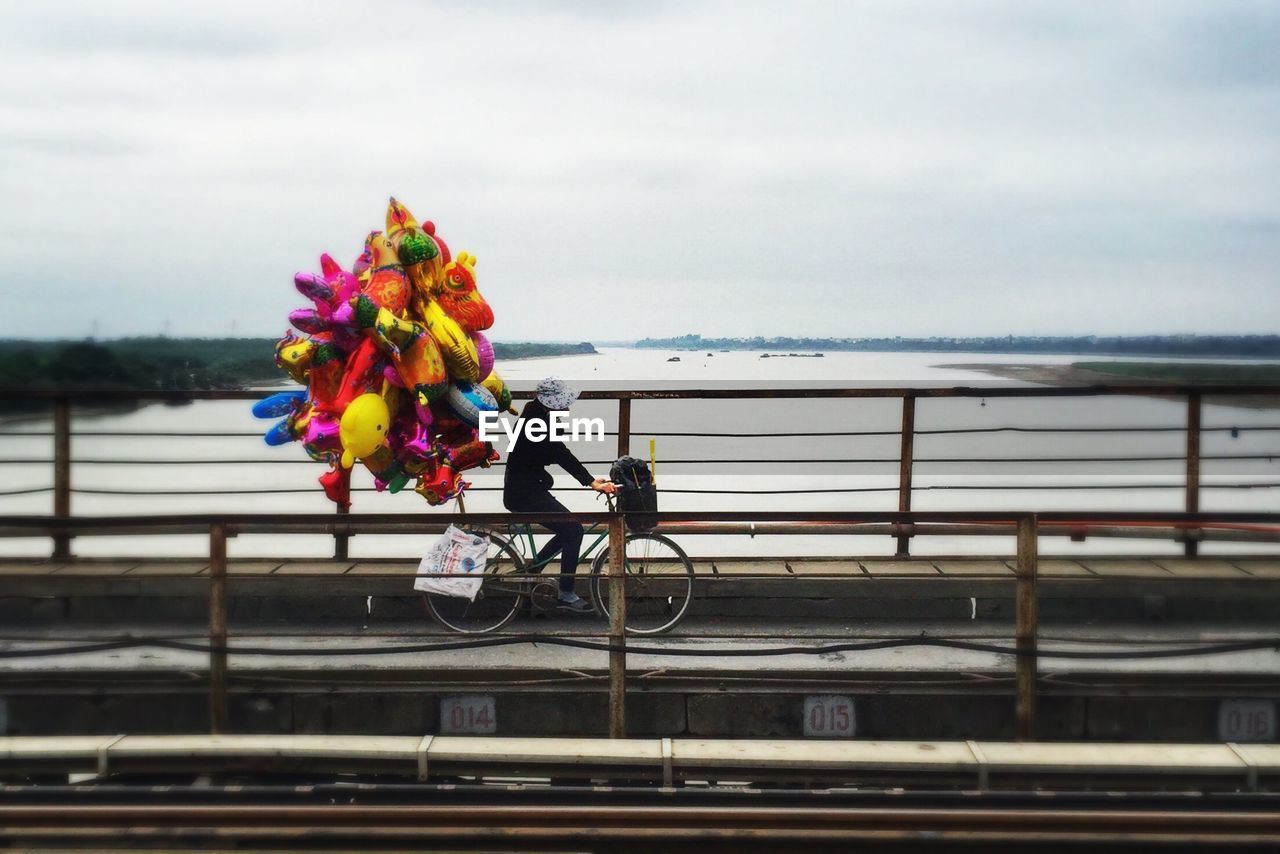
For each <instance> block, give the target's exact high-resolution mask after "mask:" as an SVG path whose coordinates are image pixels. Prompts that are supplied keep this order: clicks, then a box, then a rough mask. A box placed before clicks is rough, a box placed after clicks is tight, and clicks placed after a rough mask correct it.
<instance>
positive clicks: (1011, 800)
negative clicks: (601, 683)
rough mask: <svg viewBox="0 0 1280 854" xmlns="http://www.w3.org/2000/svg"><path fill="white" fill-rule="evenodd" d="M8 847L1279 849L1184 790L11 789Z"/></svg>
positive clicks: (1215, 801) (1268, 803) (1239, 800)
mask: <svg viewBox="0 0 1280 854" xmlns="http://www.w3.org/2000/svg"><path fill="white" fill-rule="evenodd" d="M0 828H3V830H2V835H3V840H4V841H5V842H6V843H7V844H8V845H10V846H12V847H21V846H26V847H28V848H31V849H39V848H42V847H53V846H56V847H58V848H67V847H71V848H80V849H101V848H104V847H111V848H119V847H120V846H125V847H126V848H132V849H134V850H143V849H148V848H155V847H163V848H164V849H165V850H173V846H174V845H177V846H180V847H182V848H184V849H187V850H209V849H218V848H232V847H234V848H237V849H244V848H246V847H248V848H257V849H263V850H281V849H289V850H297V848H298V847H299V846H306V847H308V848H317V847H323V848H333V847H338V846H347V847H351V848H356V849H358V850H404V849H405V848H406V847H412V848H415V849H421V848H429V849H432V850H435V849H438V848H439V847H441V846H448V847H450V848H454V849H483V850H490V851H492V850H509V851H525V850H548V849H554V850H574V851H642V850H645V851H653V850H655V847H656V849H657V850H662V851H692V850H694V849H695V848H700V849H701V850H703V851H705V850H706V846H708V845H725V846H728V845H732V846H733V848H734V850H758V851H775V850H776V851H781V850H795V847H796V846H797V845H800V844H803V845H804V846H805V847H806V848H817V849H825V848H830V849H832V850H835V849H837V848H843V847H847V846H850V845H855V844H856V845H858V846H859V847H860V848H861V849H862V850H872V851H874V850H894V851H911V850H939V849H941V848H945V849H946V850H957V851H963V850H995V849H998V850H1001V851H1031V850H1033V849H1039V850H1041V851H1042V850H1043V849H1044V846H1046V845H1052V846H1055V849H1054V850H1061V849H1063V848H1069V847H1083V848H1095V849H1105V850H1120V851H1140V850H1141V851H1147V850H1152V849H1156V848H1162V847H1170V848H1173V847H1179V848H1181V847H1184V846H1187V845H1202V846H1212V847H1214V848H1223V849H1230V850H1259V851H1261V850H1275V849H1276V846H1280V798H1277V797H1276V796H1274V795H1269V796H1256V795H1249V796H1228V797H1214V796H1205V795H1198V794H1194V793H1185V792H1184V793H1165V794H1153V793H1146V794H1134V793H1125V794H1119V793H1110V794H1108V793H1085V794H1081V793H1061V794H1055V793H1050V792H1021V793H998V794H993V793H982V794H980V793H975V792H969V793H964V792H934V793H903V792H892V791H879V792H850V791H841V790H808V791H801V790H762V789H754V788H741V789H737V790H734V789H732V788H726V787H715V788H710V789H701V790H699V789H693V790H657V789H627V788H616V787H565V786H553V787H546V786H542V787H538V786H532V787H531V786H527V785H525V786H505V787H495V786H468V785H460V786H443V787H442V786H427V787H424V786H419V787H413V786H405V785H390V786H382V785H379V784H377V783H363V784H358V785H301V786H282V787H265V786H256V787H254V786H249V787H246V786H227V787H218V786H214V787H207V786H206V787H203V788H191V787H187V786H173V785H154V784H148V785H139V786H119V785H115V786H77V787H47V786H38V787H21V786H10V787H6V788H5V789H4V790H3V800H2V801H0Z"/></svg>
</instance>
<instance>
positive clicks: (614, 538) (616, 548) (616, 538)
mask: <svg viewBox="0 0 1280 854" xmlns="http://www.w3.org/2000/svg"><path fill="white" fill-rule="evenodd" d="M625 560H626V531H625V529H624V527H623V521H622V514H621V513H619V514H616V515H615V516H614V517H613V518H612V519H610V520H609V645H610V646H611V647H612V649H611V650H610V651H609V737H610V738H626V736H627V652H626V649H625V648H624V647H625V646H626V643H627V596H626V575H625V573H626V569H625V564H624V561H625Z"/></svg>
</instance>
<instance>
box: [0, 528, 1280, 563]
mask: <svg viewBox="0 0 1280 854" xmlns="http://www.w3.org/2000/svg"><path fill="white" fill-rule="evenodd" d="M347 518H350V517H347ZM449 524H451V523H450V522H449V521H448V520H442V521H438V522H411V523H403V524H395V523H386V524H372V525H361V526H360V527H359V530H358V531H356V530H352V529H351V528H350V527H349V526H348V525H346V524H344V523H327V524H326V523H311V524H305V523H299V524H294V525H290V524H270V525H266V524H256V523H252V522H249V523H240V524H235V525H232V526H230V528H231V531H232V533H235V534H277V535H293V534H296V535H310V534H321V535H332V534H334V533H344V534H357V533H359V534H366V535H374V534H384V535H406V536H409V535H413V536H416V535H420V534H438V533H442V532H443V531H444V530H445V529H446V528H447V527H448V526H449ZM908 528H909V529H910V535H911V536H946V537H993V536H994V537H998V536H1008V535H1010V534H1011V533H1012V532H1011V530H1010V528H1011V526H1010V525H1003V526H1001V525H983V524H977V523H974V524H969V525H961V524H956V525H943V524H932V525H931V524H926V523H917V524H914V525H908V524H887V523H863V524H859V523H845V524H841V523H829V524H824V523H818V524H814V523H805V522H791V523H788V522H776V523H760V524H753V525H748V524H744V523H735V522H724V523H715V522H707V523H698V524H695V523H687V524H686V523H679V522H672V523H666V524H659V525H658V526H657V527H656V528H655V529H654V530H655V531H656V532H657V533H660V534H670V535H678V536H701V535H712V536H726V535H742V536H752V537H755V536H777V535H782V536H832V535H839V536H886V535H887V536H902V535H903V534H904V533H905V532H906V530H907V529H908ZM1045 528H1046V529H1045V530H1042V531H1041V536H1042V537H1073V536H1077V535H1078V534H1084V535H1086V536H1089V537H1097V538H1107V539H1135V540H1181V539H1183V538H1185V534H1186V529H1185V527H1183V528H1179V527H1153V526H1149V527H1131V526H1110V525H1087V526H1071V525H1057V526H1055V525H1049V526H1045ZM60 531H65V529H55V528H53V527H50V528H41V527H13V528H10V527H6V526H5V525H4V522H3V521H2V520H0V537H8V538H25V537H36V536H51V535H53V534H55V533H59V532H60ZM206 531H207V527H206V526H204V525H200V524H187V525H164V526H149V525H140V526H136V527H110V528H96V527H93V526H92V525H89V526H86V527H84V528H78V529H76V531H75V533H76V535H77V536H138V535H156V536H161V535H185V534H203V533H205V532H206ZM538 533H542V532H538ZM1196 539H1199V540H1215V541H1221V542H1250V543H1252V542H1264V543H1270V542H1280V528H1277V529H1276V530H1275V531H1266V530H1260V531H1249V530H1235V529H1230V528H1226V529H1222V528H1214V527H1212V526H1211V525H1210V526H1206V527H1202V528H1197V529H1196ZM929 557H930V558H931V559H932V558H933V557H934V556H932V555H930V556H929ZM733 559H736V558H725V560H733ZM782 559H784V558H779V560H782ZM182 577H189V576H185V575H184V576H182ZM370 577H372V576H370ZM805 577H809V575H808V574H806V576H805Z"/></svg>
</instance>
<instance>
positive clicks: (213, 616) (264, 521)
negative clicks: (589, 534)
mask: <svg viewBox="0 0 1280 854" xmlns="http://www.w3.org/2000/svg"><path fill="white" fill-rule="evenodd" d="M440 515H441V514H420V515H414V516H408V517H406V514H353V515H350V516H347V517H345V518H344V519H343V520H342V521H341V522H340V523H339V522H335V521H334V519H333V518H332V517H331V516H328V515H327V514H279V515H250V514H227V515H191V516H155V517H147V518H136V517H127V516H124V517H98V518H65V517H56V516H55V517H50V516H8V517H0V533H2V534H3V535H5V536H22V535H23V534H24V532H25V535H26V536H48V535H49V533H50V532H52V533H53V535H54V536H55V537H58V536H65V537H70V536H76V535H78V536H86V535H104V534H108V533H110V532H112V531H113V530H128V531H130V532H134V533H136V532H139V531H146V530H151V531H152V532H154V533H156V534H175V533H190V532H191V531H192V530H204V531H206V532H207V533H208V536H209V562H210V573H209V589H208V598H209V603H208V610H209V647H208V651H209V708H210V715H209V718H210V730H211V731H212V732H213V733H220V732H225V731H227V728H228V726H229V720H230V716H229V707H228V697H227V681H228V673H229V661H228V652H229V648H228V629H227V613H228V602H227V539H228V538H229V537H233V536H235V535H236V534H237V533H238V532H239V530H241V529H245V528H252V529H253V530H254V531H257V532H267V531H272V530H281V531H283V530H297V529H298V528H299V527H302V528H306V527H307V526H339V525H340V526H341V531H342V533H344V534H346V535H352V534H357V533H360V532H362V531H367V530H375V529H378V528H379V526H382V527H385V526H386V525H388V524H391V523H397V524H401V525H408V524H414V523H417V524H419V525H421V524H423V523H425V522H427V521H431V522H436V523H438V522H439V521H440ZM655 515H656V516H657V519H658V521H659V524H660V525H661V524H663V523H666V524H673V523H679V522H685V523H709V522H715V521H722V522H748V523H756V522H758V523H762V524H775V525H781V524H783V523H813V522H819V523H828V524H840V523H846V524H859V523H862V524H866V523H889V524H892V525H899V526H910V527H911V529H913V530H915V531H916V533H917V534H920V533H926V532H927V531H928V530H929V529H928V527H927V526H928V524H929V523H935V524H941V525H952V526H954V525H959V524H966V523H967V524H980V525H983V526H984V528H985V529H987V530H991V529H1000V530H1003V531H1004V532H1005V533H1007V534H1012V535H1014V536H1015V537H1016V553H1015V554H1016V573H1015V597H1016V609H1015V613H1016V619H1015V639H1014V640H1015V653H1014V654H1015V661H1016V664H1015V668H1016V674H1015V675H1016V680H1015V682H1016V692H1015V706H1016V708H1015V714H1016V722H1017V735H1018V737H1019V738H1020V739H1022V740H1033V739H1034V737H1035V720H1036V684H1037V667H1038V658H1039V654H1040V653H1039V649H1038V645H1037V591H1036V585H1037V578H1038V571H1037V562H1038V554H1039V537H1040V527H1041V525H1042V524H1044V523H1046V522H1048V523H1053V524H1058V525H1062V526H1064V527H1065V528H1066V529H1071V528H1072V527H1073V526H1078V525H1080V524H1082V522H1083V521H1085V520H1082V519H1081V517H1080V516H1079V515H1078V514H1071V513H1043V514H1035V513H1009V512H985V513H955V512H897V513H893V512H886V513H875V512H816V511H815V512H756V513H745V512H743V513H729V512H722V513H715V512H699V513H680V512H660V513H657V514H655ZM569 520H571V521H576V522H580V523H583V524H588V525H589V524H604V525H606V526H607V527H608V531H609V539H610V548H611V556H612V560H611V562H610V566H609V579H608V583H609V589H610V596H611V607H610V624H609V632H608V644H607V651H608V657H609V665H608V670H609V733H610V735H611V736H612V737H614V738H623V737H625V736H626V733H627V728H626V672H627V651H626V650H627V646H626V644H627V639H626V634H625V630H624V627H625V625H626V597H625V596H624V595H622V590H623V585H624V584H625V577H624V571H623V563H622V558H621V557H620V556H621V555H622V554H623V548H622V543H623V539H624V536H625V517H624V516H623V515H622V514H620V513H511V514H508V513H473V514H466V515H461V516H453V517H451V518H449V519H448V521H453V522H461V523H463V524H467V525H474V526H477V527H501V526H507V525H510V524H512V523H516V524H538V523H540V522H549V521H569ZM1087 521H1089V522H1090V523H1091V524H1097V523H1108V522H1113V523H1130V524H1135V523H1136V524H1143V523H1147V524H1150V523H1164V524H1169V525H1172V526H1208V525H1212V524H1215V523H1219V524H1221V523H1232V524H1270V525H1276V524H1278V523H1280V513H1149V514H1141V515H1136V514H1121V513H1098V514H1090V515H1089V516H1088V518H1087ZM419 530H420V529H419ZM612 603H616V605H614V604H612Z"/></svg>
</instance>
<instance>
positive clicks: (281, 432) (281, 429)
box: [262, 418, 293, 445]
mask: <svg viewBox="0 0 1280 854" xmlns="http://www.w3.org/2000/svg"><path fill="white" fill-rule="evenodd" d="M262 439H263V441H264V442H266V443H267V444H268V445H287V444H289V443H290V442H292V441H293V431H292V430H290V429H289V419H288V418H281V419H280V420H279V421H277V422H276V423H275V424H272V425H271V429H270V430H268V431H267V432H266V435H264V436H263V437H262Z"/></svg>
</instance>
